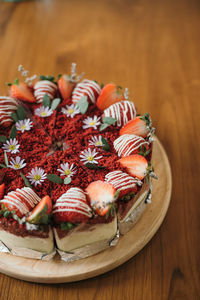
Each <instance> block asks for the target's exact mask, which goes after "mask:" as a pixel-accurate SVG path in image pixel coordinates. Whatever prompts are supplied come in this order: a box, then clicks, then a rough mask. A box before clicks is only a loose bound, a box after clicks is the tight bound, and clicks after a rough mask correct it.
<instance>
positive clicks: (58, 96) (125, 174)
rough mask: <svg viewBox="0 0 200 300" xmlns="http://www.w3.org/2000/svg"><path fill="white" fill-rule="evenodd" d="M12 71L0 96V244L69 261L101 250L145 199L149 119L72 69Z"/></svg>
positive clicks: (113, 90)
mask: <svg viewBox="0 0 200 300" xmlns="http://www.w3.org/2000/svg"><path fill="white" fill-rule="evenodd" d="M19 72H20V73H21V75H22V79H20V80H19V79H16V80H15V81H14V82H13V83H9V84H8V85H9V96H1V97H0V205H1V210H0V241H1V242H2V243H3V244H4V245H5V246H6V247H8V249H11V250H12V249H14V248H27V249H31V250H35V251H38V252H41V253H43V254H49V253H51V252H52V251H53V250H54V249H55V248H56V249H58V250H59V251H60V253H61V254H63V255H64V254H66V256H67V254H70V255H71V256H72V257H73V255H74V257H77V253H79V257H85V256H89V255H92V254H94V253H97V252H99V251H102V250H103V249H105V248H106V247H108V246H111V245H112V244H115V243H112V242H113V241H114V240H115V241H116V240H117V238H118V236H119V234H125V233H126V232H127V231H128V230H129V229H130V228H131V227H132V226H133V225H134V224H135V223H136V222H137V220H138V219H139V217H140V216H141V215H142V212H143V211H144V209H145V207H146V205H147V203H149V202H150V200H151V178H152V177H155V174H154V172H153V167H152V165H151V157H152V145H153V135H154V128H153V127H152V122H151V119H150V116H149V114H148V113H145V114H143V115H141V114H139V112H138V110H137V109H136V107H135V105H134V103H133V101H131V99H129V94H128V89H123V88H122V87H120V86H118V85H116V84H113V83H109V84H105V85H103V84H101V85H100V84H99V83H98V82H96V81H94V80H88V79H83V74H81V75H77V73H76V64H74V63H73V64H72V67H71V74H70V75H65V74H64V75H58V77H57V78H55V77H53V76H44V75H41V76H36V75H33V76H31V77H27V75H28V71H26V70H24V68H23V67H22V66H21V65H20V66H19ZM23 77H25V80H24V79H23ZM85 249H87V251H86V250H85ZM81 253H84V254H83V255H82V256H81Z"/></svg>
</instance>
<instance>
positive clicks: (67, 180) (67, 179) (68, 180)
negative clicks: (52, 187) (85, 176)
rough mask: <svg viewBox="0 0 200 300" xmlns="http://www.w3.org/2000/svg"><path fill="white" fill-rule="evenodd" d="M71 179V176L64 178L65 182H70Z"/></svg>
mask: <svg viewBox="0 0 200 300" xmlns="http://www.w3.org/2000/svg"><path fill="white" fill-rule="evenodd" d="M71 181H72V179H71V178H70V177H66V178H65V179H64V184H70V183H71Z"/></svg>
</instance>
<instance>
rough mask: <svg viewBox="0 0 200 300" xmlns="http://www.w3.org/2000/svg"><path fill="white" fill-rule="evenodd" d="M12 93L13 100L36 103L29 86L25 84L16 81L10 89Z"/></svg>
mask: <svg viewBox="0 0 200 300" xmlns="http://www.w3.org/2000/svg"><path fill="white" fill-rule="evenodd" d="M10 92H11V95H12V97H13V98H16V99H18V100H22V101H24V102H30V103H35V102H36V99H35V97H34V96H33V94H32V92H31V90H30V88H29V86H28V85H27V84H26V83H24V82H19V81H18V80H15V82H14V84H12V86H11V88H10Z"/></svg>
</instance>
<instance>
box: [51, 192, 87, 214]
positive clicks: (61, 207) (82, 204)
mask: <svg viewBox="0 0 200 300" xmlns="http://www.w3.org/2000/svg"><path fill="white" fill-rule="evenodd" d="M57 212H76V213H79V214H82V215H85V216H87V217H89V218H90V217H91V216H92V212H91V208H90V207H89V205H88V204H87V202H86V195H85V193H84V192H83V190H81V189H80V188H76V187H75V188H70V189H69V190H68V191H67V192H66V193H65V194H63V195H62V196H61V197H60V198H59V199H58V200H57V201H56V203H55V205H54V208H53V214H55V213H57Z"/></svg>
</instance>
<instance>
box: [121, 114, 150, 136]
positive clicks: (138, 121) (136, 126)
mask: <svg viewBox="0 0 200 300" xmlns="http://www.w3.org/2000/svg"><path fill="white" fill-rule="evenodd" d="M151 125H152V123H151V119H150V116H149V114H148V113H146V114H144V115H143V116H138V117H136V118H135V119H133V120H131V121H129V122H128V123H127V124H125V125H124V126H123V127H122V129H121V130H120V132H119V134H120V135H123V134H136V135H139V136H141V137H146V136H147V135H148V133H149V132H150V131H151Z"/></svg>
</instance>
